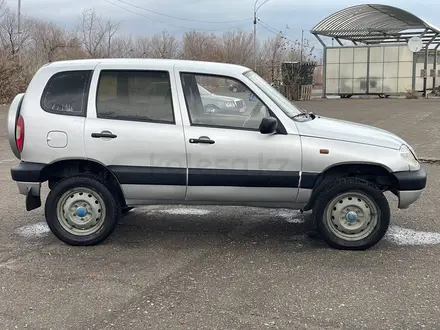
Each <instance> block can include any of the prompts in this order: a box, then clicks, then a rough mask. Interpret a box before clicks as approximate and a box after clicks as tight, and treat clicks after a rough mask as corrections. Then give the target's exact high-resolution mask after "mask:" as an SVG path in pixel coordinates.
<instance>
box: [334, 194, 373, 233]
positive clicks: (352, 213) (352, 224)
mask: <svg viewBox="0 0 440 330" xmlns="http://www.w3.org/2000/svg"><path fill="white" fill-rule="evenodd" d="M325 216H326V222H327V225H328V228H329V229H330V231H331V232H332V233H333V234H334V235H336V236H337V237H338V238H341V239H344V240H347V241H359V240H362V239H364V238H366V237H368V236H369V235H370V234H371V233H372V232H373V231H374V229H375V228H376V225H377V223H378V219H379V216H380V214H379V209H378V207H377V205H376V203H375V202H374V201H373V200H372V199H371V198H370V197H369V196H367V195H365V194H364V193H361V192H347V193H344V194H340V195H338V196H336V197H335V198H333V199H332V200H331V201H330V202H329V203H328V205H327V208H326V212H325Z"/></svg>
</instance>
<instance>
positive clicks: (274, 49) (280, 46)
mask: <svg viewBox="0 0 440 330" xmlns="http://www.w3.org/2000/svg"><path fill="white" fill-rule="evenodd" d="M285 47H286V41H285V39H284V37H283V35H282V34H281V33H280V34H278V35H276V36H272V37H269V38H267V39H266V40H265V42H264V45H263V61H264V62H265V63H266V66H267V69H269V72H270V80H271V81H274V80H275V72H276V71H277V68H278V67H279V65H280V64H281V59H282V57H283V50H285Z"/></svg>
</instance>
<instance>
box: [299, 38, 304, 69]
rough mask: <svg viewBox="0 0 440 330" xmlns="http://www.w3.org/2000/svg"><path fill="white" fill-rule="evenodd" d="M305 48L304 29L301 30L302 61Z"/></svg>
mask: <svg viewBox="0 0 440 330" xmlns="http://www.w3.org/2000/svg"><path fill="white" fill-rule="evenodd" d="M303 49H304V30H301V60H300V62H301V63H302V61H303Z"/></svg>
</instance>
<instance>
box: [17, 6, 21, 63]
mask: <svg viewBox="0 0 440 330" xmlns="http://www.w3.org/2000/svg"><path fill="white" fill-rule="evenodd" d="M17 30H18V31H17V32H18V41H17V43H18V46H17V56H18V65H20V51H21V49H20V48H21V0H18V13H17Z"/></svg>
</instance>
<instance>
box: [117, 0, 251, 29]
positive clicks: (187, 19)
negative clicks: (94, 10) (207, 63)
mask: <svg viewBox="0 0 440 330" xmlns="http://www.w3.org/2000/svg"><path fill="white" fill-rule="evenodd" d="M116 1H119V2H122V3H125V4H126V5H129V6H132V7H134V8H137V9H141V10H145V11H148V12H150V13H153V14H156V15H161V16H165V17H170V18H174V19H178V20H181V21H188V22H197V23H214V24H226V23H238V22H244V21H248V20H251V19H252V17H249V18H245V19H240V20H235V21H220V22H213V21H199V20H195V19H189V18H182V17H177V16H172V15H168V14H164V13H159V12H157V11H154V10H151V9H147V8H144V7H141V6H138V5H135V4H133V3H130V2H128V1H124V0H116Z"/></svg>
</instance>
